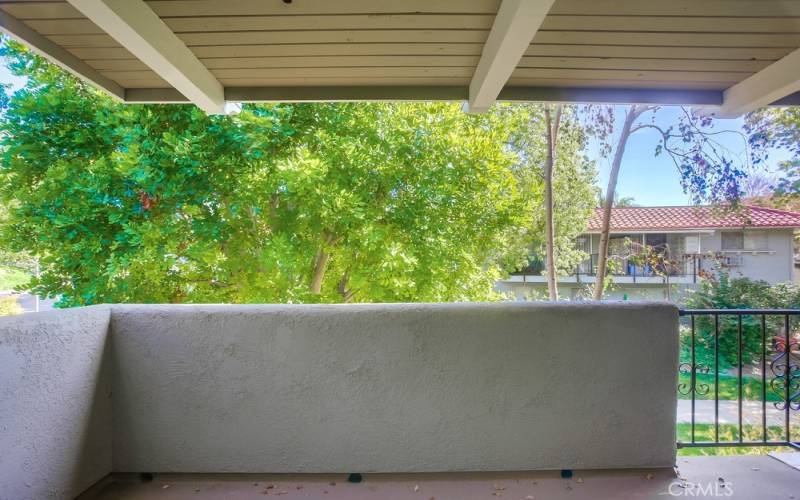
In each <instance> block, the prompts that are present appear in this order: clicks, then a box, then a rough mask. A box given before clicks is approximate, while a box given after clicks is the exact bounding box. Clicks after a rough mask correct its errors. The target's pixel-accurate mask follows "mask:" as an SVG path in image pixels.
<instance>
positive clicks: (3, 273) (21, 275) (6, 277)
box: [0, 266, 31, 290]
mask: <svg viewBox="0 0 800 500" xmlns="http://www.w3.org/2000/svg"><path fill="white" fill-rule="evenodd" d="M30 280H31V276H30V274H28V273H26V272H25V271H21V270H19V269H16V268H13V267H4V266H0V290H13V289H14V287H17V286H20V285H25V284H26V283H28V282H29V281H30Z"/></svg>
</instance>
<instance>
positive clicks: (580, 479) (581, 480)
mask: <svg viewBox="0 0 800 500" xmlns="http://www.w3.org/2000/svg"><path fill="white" fill-rule="evenodd" d="M575 482H577V483H582V482H583V478H580V477H579V478H578V479H576V480H575Z"/></svg>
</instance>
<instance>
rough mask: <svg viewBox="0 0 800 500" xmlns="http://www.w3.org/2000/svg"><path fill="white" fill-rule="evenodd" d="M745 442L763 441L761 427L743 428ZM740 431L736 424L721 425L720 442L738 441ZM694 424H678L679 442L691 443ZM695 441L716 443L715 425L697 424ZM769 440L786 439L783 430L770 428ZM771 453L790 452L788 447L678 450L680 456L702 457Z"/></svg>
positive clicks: (768, 432) (746, 426) (768, 430)
mask: <svg viewBox="0 0 800 500" xmlns="http://www.w3.org/2000/svg"><path fill="white" fill-rule="evenodd" d="M742 430H743V431H744V440H745V441H758V440H760V439H761V437H762V435H761V432H762V431H761V427H759V426H756V425H745V426H743V429H742ZM738 431H739V429H738V427H737V426H736V425H734V424H720V426H719V440H720V441H738V440H739V432H738ZM691 432H692V424H678V441H682V442H685V443H688V442H690V441H691V439H692V437H691ZM694 436H695V441H714V424H695V426H694ZM767 438H768V439H770V440H775V441H779V440H782V439H783V438H784V436H783V430H782V429H781V428H780V427H777V426H774V427H768V428H767ZM770 451H790V448H788V447H774V446H773V447H770V446H755V447H740V448H737V447H733V446H731V447H726V448H681V449H679V450H678V455H680V456H702V455H764V454H766V453H769V452H770Z"/></svg>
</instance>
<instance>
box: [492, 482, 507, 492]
mask: <svg viewBox="0 0 800 500" xmlns="http://www.w3.org/2000/svg"><path fill="white" fill-rule="evenodd" d="M494 489H496V490H498V491H502V490H504V489H506V487H505V486H500V485H498V484H495V485H494Z"/></svg>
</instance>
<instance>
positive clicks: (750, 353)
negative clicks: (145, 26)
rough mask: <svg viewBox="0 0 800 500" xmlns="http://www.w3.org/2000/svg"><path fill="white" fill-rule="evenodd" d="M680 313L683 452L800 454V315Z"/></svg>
mask: <svg viewBox="0 0 800 500" xmlns="http://www.w3.org/2000/svg"><path fill="white" fill-rule="evenodd" d="M680 315H681V360H680V366H679V373H680V375H679V383H678V393H679V398H681V401H679V406H678V409H679V412H678V413H679V415H678V419H679V436H678V447H679V448H681V447H715V446H790V447H793V448H795V449H800V444H799V443H798V442H800V310H798V309H692V310H681V312H680ZM687 406H688V408H687ZM687 411H688V412H689V413H690V418H689V421H688V422H685V423H684V425H683V427H682V426H681V425H680V423H681V419H682V418H684V417H685V413H686V412H687ZM682 412H683V415H684V417H682V416H681V415H682ZM686 424H688V426H689V427H688V429H685V426H686ZM681 429H683V430H684V431H685V432H683V433H682V434H683V435H681V432H680V431H681Z"/></svg>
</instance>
